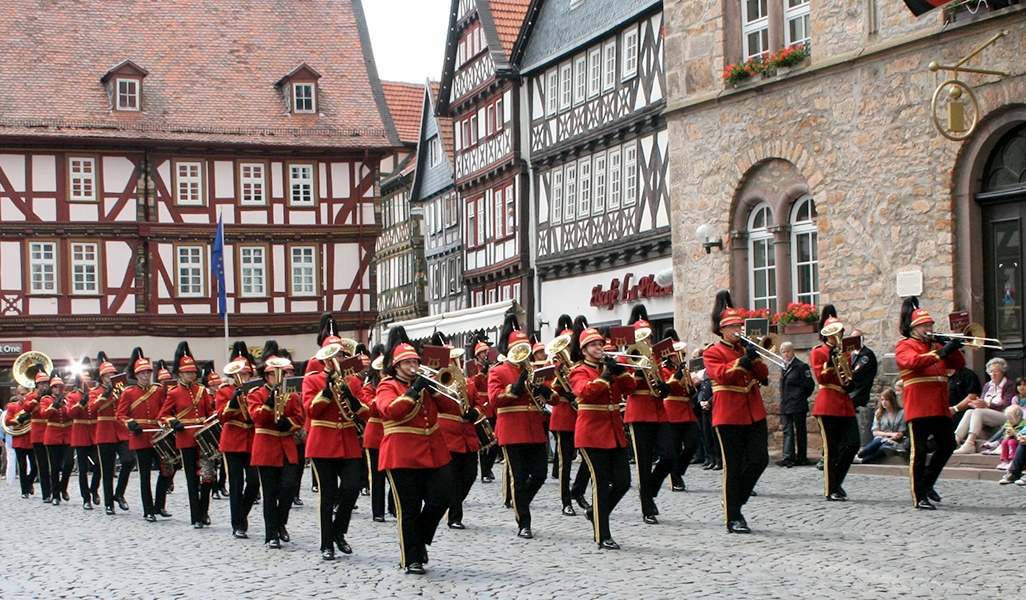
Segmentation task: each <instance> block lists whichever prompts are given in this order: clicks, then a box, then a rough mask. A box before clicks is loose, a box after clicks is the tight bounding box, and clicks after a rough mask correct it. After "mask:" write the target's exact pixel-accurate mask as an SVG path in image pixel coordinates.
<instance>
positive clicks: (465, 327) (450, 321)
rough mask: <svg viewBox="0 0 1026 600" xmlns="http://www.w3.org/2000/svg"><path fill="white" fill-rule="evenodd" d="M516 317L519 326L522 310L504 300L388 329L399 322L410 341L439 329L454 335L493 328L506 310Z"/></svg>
mask: <svg viewBox="0 0 1026 600" xmlns="http://www.w3.org/2000/svg"><path fill="white" fill-rule="evenodd" d="M511 312H512V313H513V314H515V315H516V316H517V320H519V321H520V323H521V325H523V324H524V309H523V308H522V307H521V306H520V305H519V304H517V302H516V301H515V300H504V301H502V302H494V303H492V304H485V305H484V306H475V307H474V308H465V309H463V310H456V311H452V312H447V313H444V314H441V315H432V316H430V317H421V318H419V319H410V320H409V321H399V322H396V323H392V324H390V325H389V326H388V327H389V329H391V328H392V327H395V326H396V325H402V326H403V328H404V329H406V335H407V336H408V337H409V338H410V339H411V340H423V339H427V338H430V337H431V336H432V335H433V334H434V333H435V332H436V331H441V332H442V333H444V334H445V335H447V336H450V337H451V336H454V335H460V334H466V333H473V332H475V331H479V330H482V329H483V330H485V331H486V332H488V331H496V330H498V329H500V328H502V322H503V321H504V320H505V319H506V315H507V314H508V313H511Z"/></svg>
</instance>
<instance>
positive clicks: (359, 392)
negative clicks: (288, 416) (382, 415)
mask: <svg viewBox="0 0 1026 600" xmlns="http://www.w3.org/2000/svg"><path fill="white" fill-rule="evenodd" d="M326 339H330V338H326ZM338 345H339V350H338V352H337V353H336V355H335V356H334V357H331V358H327V359H325V361H324V362H323V370H322V371H321V372H319V373H310V374H308V375H306V377H305V378H304V381H303V404H304V408H305V410H306V415H307V416H308V417H309V425H310V433H309V435H308V436H307V438H306V455H307V456H308V457H310V460H311V462H312V463H313V470H314V473H315V474H316V477H317V494H318V502H317V504H318V511H319V513H320V526H321V558H323V559H324V560H335V546H338V550H339V552H341V553H343V554H352V553H353V548H352V546H351V545H350V544H349V542H348V541H346V534H347V533H349V522H350V520H351V518H352V515H353V507H354V506H356V500H357V498H359V497H360V489H361V488H362V487H363V466H364V463H363V460H362V459H363V448H362V447H361V446H360V436H359V434H358V432H357V425H358V422H357V420H358V419H367V418H369V416H370V415H369V413H370V411H369V409H368V408H367V407H366V406H365V405H364V403H365V402H367V401H369V398H367V397H366V394H365V392H364V389H363V382H362V381H361V380H360V378H359V377H358V376H357V375H356V374H355V373H354V374H350V375H348V376H347V375H346V374H344V373H340V372H337V371H336V370H335V366H336V365H341V363H342V362H343V361H345V360H346V359H347V358H351V357H350V356H349V354H348V351H347V350H345V347H344V346H343V345H342V344H341V343H340V344H338Z"/></svg>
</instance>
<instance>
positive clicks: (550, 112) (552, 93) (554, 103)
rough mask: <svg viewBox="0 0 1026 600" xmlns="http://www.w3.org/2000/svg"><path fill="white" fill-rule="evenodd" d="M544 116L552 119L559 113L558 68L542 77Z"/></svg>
mask: <svg viewBox="0 0 1026 600" xmlns="http://www.w3.org/2000/svg"><path fill="white" fill-rule="evenodd" d="M544 85H545V116H546V117H552V116H555V114H556V113H558V112H559V68H558V67H557V68H552V69H549V71H548V72H547V73H545V77H544Z"/></svg>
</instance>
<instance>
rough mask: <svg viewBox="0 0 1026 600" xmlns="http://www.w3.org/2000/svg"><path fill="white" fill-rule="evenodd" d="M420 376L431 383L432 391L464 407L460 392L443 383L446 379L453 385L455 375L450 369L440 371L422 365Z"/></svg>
mask: <svg viewBox="0 0 1026 600" xmlns="http://www.w3.org/2000/svg"><path fill="white" fill-rule="evenodd" d="M420 376H421V377H423V378H424V379H427V380H428V381H430V382H431V389H433V390H434V391H435V392H437V393H439V394H441V395H443V396H445V397H446V398H448V399H450V400H453V401H455V402H459V403H460V406H462V405H463V399H462V397H461V396H460V391H459V390H457V389H456V388H454V387H452V386H450V385H446V384H445V383H443V382H442V380H443V379H444V380H446V381H448V382H449V383H452V381H453V379H454V375H453V373H452V372H451V371H449V370H448V369H442V370H441V371H439V370H438V369H432V368H431V367H429V366H427V365H420Z"/></svg>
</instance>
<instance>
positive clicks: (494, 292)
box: [437, 0, 534, 327]
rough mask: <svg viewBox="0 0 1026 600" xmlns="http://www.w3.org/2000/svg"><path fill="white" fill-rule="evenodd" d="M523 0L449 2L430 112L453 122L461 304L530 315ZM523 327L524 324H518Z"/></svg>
mask: <svg viewBox="0 0 1026 600" xmlns="http://www.w3.org/2000/svg"><path fill="white" fill-rule="evenodd" d="M528 4H529V0H453V2H452V8H451V14H450V20H449V33H448V38H447V41H446V54H445V62H444V68H443V72H442V80H441V86H440V90H439V98H438V107H437V112H438V114H439V115H441V116H445V117H448V118H449V119H451V120H452V121H453V129H454V135H453V137H454V144H455V146H454V158H455V160H454V165H455V181H456V192H457V194H458V197H459V198H460V202H461V203H462V210H463V211H464V217H463V227H464V235H463V238H464V245H463V257H464V259H463V285H464V288H465V290H464V293H466V294H467V303H468V307H478V306H483V305H486V304H492V303H495V302H500V301H503V300H514V301H516V302H518V303H520V304H521V305H523V306H524V307H525V308H527V314H528V320H529V321H531V320H532V318H531V315H533V310H532V309H531V307H532V306H533V303H534V300H533V293H532V289H531V288H532V281H533V278H532V276H531V274H530V270H529V267H528V263H529V250H528V248H529V247H528V242H529V239H528V238H527V237H526V236H525V235H524V234H523V231H522V225H523V224H524V223H526V222H527V221H528V218H529V213H528V209H529V206H528V204H527V202H526V201H525V199H526V198H527V190H528V187H527V181H528V179H527V171H526V169H525V167H524V163H523V160H522V158H521V152H520V139H521V135H520V132H519V131H518V129H517V124H518V123H519V122H520V119H519V113H520V110H521V104H520V82H519V75H518V74H517V71H516V69H515V68H514V67H513V65H512V63H511V61H510V53H511V52H512V49H513V44H514V43H515V41H516V38H517V35H518V32H519V30H520V26H521V24H522V22H523V18H524V14H525V12H526V10H527V7H528ZM524 325H525V326H527V327H530V326H531V323H530V322H529V323H525V324H524Z"/></svg>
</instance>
